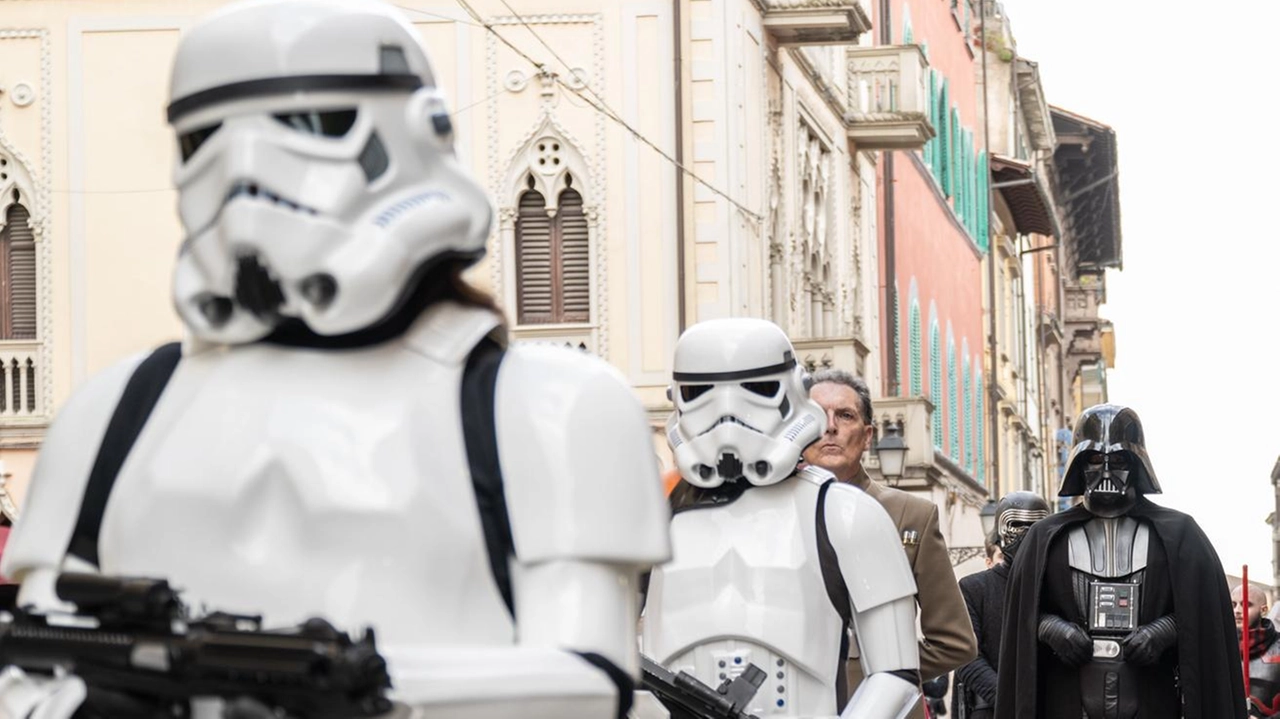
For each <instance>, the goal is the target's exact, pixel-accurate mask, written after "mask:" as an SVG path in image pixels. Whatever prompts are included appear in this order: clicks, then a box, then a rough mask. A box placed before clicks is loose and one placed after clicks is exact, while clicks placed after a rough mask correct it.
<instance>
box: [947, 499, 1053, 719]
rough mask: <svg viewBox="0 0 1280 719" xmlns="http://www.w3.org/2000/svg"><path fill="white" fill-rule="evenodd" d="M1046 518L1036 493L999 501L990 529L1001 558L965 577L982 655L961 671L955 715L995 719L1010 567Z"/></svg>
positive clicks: (964, 592) (963, 581) (1046, 508)
mask: <svg viewBox="0 0 1280 719" xmlns="http://www.w3.org/2000/svg"><path fill="white" fill-rule="evenodd" d="M1047 516H1049V503H1048V502H1046V501H1044V498H1043V497H1041V496H1040V495H1038V494H1035V493H1034V492H1011V493H1009V494H1007V495H1005V496H1004V497H1002V498H1001V499H1000V502H999V503H998V504H996V528H995V531H993V532H992V533H991V539H992V540H993V542H994V543H995V545H996V554H997V556H998V557H1000V559H998V560H997V563H996V564H995V565H994V566H992V567H991V568H990V569H988V570H987V571H985V572H978V573H977V574H970V575H969V576H967V577H965V578H964V579H961V580H960V593H961V594H962V595H964V602H965V604H966V605H967V606H968V607H969V620H970V621H971V622H973V633H974V636H976V637H977V638H978V657H977V658H976V659H974V660H973V661H971V662H969V663H968V664H966V665H964V666H962V667H960V668H959V669H957V670H956V691H955V693H954V694H953V695H952V699H951V701H952V707H953V709H954V710H955V711H954V712H953V713H954V714H955V715H956V716H961V717H964V718H965V719H991V715H992V712H993V707H995V703H996V674H997V672H998V670H999V667H1000V630H1001V624H1000V623H1001V621H1003V619H1004V608H1005V607H1004V590H1005V584H1006V583H1007V582H1008V580H1009V569H1010V567H1011V566H1012V565H1013V558H1014V556H1015V555H1016V554H1017V552H1018V545H1019V544H1021V543H1022V538H1023V537H1024V536H1026V534H1027V530H1028V529H1030V528H1031V525H1032V524H1035V523H1036V522H1038V521H1040V520H1041V519H1044V518H1045V517H1047ZM961 704H963V705H964V707H963V708H964V711H963V712H962V711H960V705H961Z"/></svg>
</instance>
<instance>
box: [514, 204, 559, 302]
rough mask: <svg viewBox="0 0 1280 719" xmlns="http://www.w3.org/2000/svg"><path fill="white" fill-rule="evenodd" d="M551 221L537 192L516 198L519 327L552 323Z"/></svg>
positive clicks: (545, 206)
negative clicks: (517, 200)
mask: <svg viewBox="0 0 1280 719" xmlns="http://www.w3.org/2000/svg"><path fill="white" fill-rule="evenodd" d="M551 260H552V247H551V218H550V217H547V204H546V200H545V199H544V198H543V197H542V194H541V193H538V192H534V191H533V190H529V191H527V192H524V193H522V194H521V195H520V207H519V212H518V214H517V216H516V287H517V289H516V297H517V299H516V302H517V307H518V309H517V313H518V315H519V322H520V324H547V323H549V322H554V321H555V307H554V304H555V302H554V296H555V295H554V288H553V285H552V279H553V278H552V264H551Z"/></svg>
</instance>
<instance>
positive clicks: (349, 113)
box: [0, 0, 670, 719]
mask: <svg viewBox="0 0 1280 719" xmlns="http://www.w3.org/2000/svg"><path fill="white" fill-rule="evenodd" d="M169 113H170V119H171V121H172V123H173V124H174V127H175V129H176V130H177V133H178V135H179V138H180V145H181V147H182V153H181V154H182V157H181V159H180V160H179V166H178V169H177V172H176V179H177V184H178V186H179V189H180V206H181V215H182V219H183V223H184V226H185V227H186V229H187V232H188V238H187V240H186V242H185V243H184V245H183V249H182V254H181V256H180V258H179V261H178V268H177V272H176V277H175V281H174V293H175V297H174V299H175V303H176V306H177V309H178V312H179V314H180V315H181V317H182V319H183V321H184V323H185V324H186V327H187V329H188V331H189V340H188V342H187V343H186V346H185V347H184V350H183V356H182V359H181V361H180V362H179V363H178V365H177V368H176V371H175V372H174V373H173V375H172V377H171V378H170V379H169V380H168V383H167V385H165V386H164V388H163V393H162V394H161V395H160V397H159V400H158V402H157V403H156V404H155V407H154V409H153V410H152V412H151V414H150V416H149V418H148V420H147V421H146V424H145V425H144V427H143V428H142V430H141V432H140V433H139V434H138V435H137V437H136V440H135V441H134V443H133V445H132V449H131V451H129V453H128V455H127V458H126V459H125V460H124V463H123V465H122V466H121V467H120V470H119V472H118V474H117V476H116V478H115V483H114V486H113V487H112V489H111V493H110V497H109V501H108V502H107V504H106V508H105V511H104V512H103V514H102V518H101V519H102V523H101V530H100V532H99V534H98V542H97V567H96V569H98V570H100V571H101V572H102V573H104V574H108V575H124V576H141V577H157V578H165V579H168V580H169V581H170V582H171V583H172V584H173V585H174V586H175V587H178V588H180V589H181V590H182V593H183V598H184V600H185V601H187V603H189V604H190V605H191V606H193V607H197V608H199V607H204V608H207V609H210V610H212V609H218V610H223V611H229V612H237V613H246V614H261V615H263V617H264V625H265V626H290V625H293V624H297V623H299V622H301V621H303V620H305V619H307V618H309V617H313V616H319V617H324V618H325V619H327V620H329V621H330V622H332V623H333V624H334V625H335V626H337V627H338V628H340V629H344V630H347V631H349V632H351V633H353V635H354V634H357V633H359V632H360V631H361V630H363V629H364V628H365V627H373V628H374V629H376V631H377V637H378V645H379V650H380V651H381V653H382V654H383V655H384V656H385V657H386V658H387V660H388V663H389V667H390V673H391V677H392V683H393V695H392V696H393V698H395V699H396V700H398V702H399V703H400V705H401V706H400V707H399V708H398V709H397V711H399V712H402V713H403V712H405V711H409V709H406V707H409V708H412V709H413V710H414V711H421V712H422V713H421V714H420V715H421V716H426V717H432V718H436V717H468V718H469V719H476V718H486V717H493V718H495V719H496V718H500V717H522V718H527V717H557V718H560V717H565V716H574V717H600V718H602V719H603V718H604V717H616V716H618V714H619V711H620V708H625V705H626V704H628V703H629V702H630V692H629V687H627V686H626V684H627V682H626V680H625V678H626V677H627V676H630V677H632V678H634V677H636V676H638V660H637V655H636V637H635V616H636V613H637V607H636V600H635V596H636V579H637V576H638V575H639V573H640V572H642V571H643V570H645V569H647V567H648V566H649V565H651V564H653V563H656V562H661V561H664V560H665V559H666V558H667V557H668V556H669V552H670V548H669V539H668V536H667V519H668V511H667V509H666V507H665V505H664V504H663V501H662V496H661V484H660V481H659V478H658V470H657V467H656V462H655V457H654V454H653V451H652V448H651V445H650V440H649V436H650V433H649V430H648V427H647V422H646V419H645V416H644V412H643V409H642V408H641V406H640V405H639V403H638V402H637V400H636V399H635V397H634V395H633V394H632V393H631V391H630V389H629V387H628V386H627V385H626V383H625V381H624V380H623V379H622V378H621V376H619V375H618V374H617V372H616V371H614V370H613V369H612V368H610V367H609V366H608V365H607V364H606V363H604V362H602V361H600V360H598V359H596V358H593V357H589V356H586V355H584V354H582V353H577V352H573V351H570V350H560V349H557V348H548V347H529V346H517V347H511V348H507V349H505V354H502V355H501V360H500V364H495V365H492V367H494V368H495V369H494V371H495V372H496V379H495V380H494V383H493V385H491V386H492V388H493V390H492V392H493V395H494V396H493V398H492V405H493V415H494V416H493V419H492V437H493V440H494V443H495V444H496V453H497V464H498V465H499V466H500V468H501V475H500V483H499V484H498V485H497V494H498V497H499V499H500V500H501V501H502V502H504V503H505V505H504V509H505V517H503V516H502V514H501V513H500V514H498V515H496V516H498V517H500V518H501V519H502V520H503V522H499V523H497V524H494V523H492V522H490V523H489V524H486V522H489V520H490V519H491V518H492V517H493V516H495V515H494V513H492V512H489V511H488V508H487V507H482V506H480V505H481V504H483V502H482V500H484V499H487V500H492V499H493V497H487V498H482V497H478V490H477V489H476V488H475V485H474V483H473V482H474V476H473V475H474V472H473V470H472V469H471V467H473V466H474V465H471V464H470V461H471V454H470V453H471V450H472V448H471V446H470V442H469V440H464V430H463V424H464V422H465V420H464V419H463V415H464V414H465V413H466V412H467V411H469V410H470V409H471V407H470V406H464V405H465V402H464V401H463V399H464V396H465V395H464V392H465V391H466V388H467V386H468V385H467V384H466V380H465V379H464V377H465V376H466V374H465V373H466V372H467V371H469V369H468V367H469V365H468V363H469V361H471V359H472V358H474V357H477V356H479V355H478V354H477V353H478V352H479V348H482V347H492V348H498V351H501V345H502V344H503V343H504V336H503V332H502V327H501V323H500V318H499V317H498V316H497V315H496V314H495V313H494V312H493V311H491V310H489V309H487V308H484V307H480V306H476V304H475V303H468V302H466V301H464V299H450V298H449V296H448V295H447V292H445V290H444V289H442V288H441V287H437V286H435V285H442V284H447V283H449V282H451V281H454V280H455V279H456V273H457V272H458V271H460V268H461V267H462V266H464V265H465V264H467V263H469V262H471V261H474V260H475V259H477V258H479V257H480V256H481V255H482V254H483V251H484V243H485V239H486V236H487V233H488V223H489V216H490V208H489V205H488V203H487V201H486V200H485V197H484V195H483V193H482V192H481V190H480V189H479V188H478V187H477V186H476V185H475V184H474V183H473V182H472V181H471V180H470V179H469V178H468V177H467V176H466V175H465V174H464V173H463V172H462V170H461V169H460V168H459V166H458V165H457V162H456V160H455V158H454V155H453V152H452V147H451V139H450V127H449V119H448V115H447V114H445V111H444V106H443V104H442V103H441V101H440V98H439V94H438V91H437V90H436V88H435V87H434V81H433V78H432V76H431V72H430V67H429V65H428V63H427V59H426V56H425V54H424V52H423V49H422V48H421V46H420V45H419V41H418V40H417V38H416V34H415V32H414V31H413V29H412V28H411V26H409V25H408V24H407V23H405V22H404V21H403V20H402V19H400V18H399V16H398V15H396V14H394V12H393V11H390V10H388V9H387V8H385V7H383V6H382V5H380V4H379V3H375V2H370V1H369V0H358V1H355V0H353V1H350V2H340V1H336V0H308V1H297V0H293V1H283V2H265V3H264V2H254V3H243V4H237V5H233V6H229V7H228V8H225V9H223V10H222V11H220V12H218V13H216V14H214V15H212V16H211V17H210V18H209V19H207V20H206V21H204V22H203V23H202V24H200V25H198V26H196V27H194V28H193V29H191V30H190V31H189V32H188V33H187V34H186V35H184V37H183V40H182V42H181V45H180V47H179V50H178V57H177V61H176V65H175V70H174V77H173V102H172V104H171V105H170V109H169ZM371 147H373V148H375V149H373V150H371V149H370V148H371ZM377 148H380V149H377ZM433 283H435V284H434V285H433ZM442 292H444V295H441V293H442ZM442 296H443V298H441V297H442ZM140 361H141V360H140V358H134V359H131V360H129V361H126V362H123V363H121V364H119V365H116V366H114V367H112V368H110V369H108V370H106V371H105V372H103V373H101V374H99V375H98V376H96V377H94V378H93V379H91V380H90V381H88V382H87V383H86V384H85V385H84V386H83V387H81V388H80V389H79V391H78V392H77V393H76V394H75V395H74V396H73V397H72V399H71V400H70V401H69V402H68V403H67V405H66V406H65V408H64V409H63V410H62V412H61V413H60V414H59V416H58V418H57V420H56V421H55V422H54V424H53V426H52V427H51V428H50V430H49V433H48V435H47V437H46V440H45V446H44V448H43V451H42V453H41V455H40V459H39V462H38V465H37V468H36V473H35V477H34V478H33V481H32V484H31V488H30V491H29V493H28V497H27V500H26V504H25V506H24V509H23V516H22V520H21V521H20V522H19V524H18V527H17V528H16V530H15V532H14V535H13V537H12V538H11V539H10V541H9V544H8V546H7V548H6V552H5V556H4V564H3V568H2V570H3V572H4V573H5V574H7V575H8V576H10V577H14V578H17V579H20V580H21V581H22V583H23V585H22V590H21V596H20V601H21V603H23V604H26V605H31V606H35V607H37V608H39V609H43V610H50V611H52V610H57V609H66V608H67V607H66V606H65V605H63V604H62V603H60V602H59V601H58V600H57V599H56V597H54V596H53V591H52V587H53V579H54V577H55V576H56V575H57V573H58V572H60V571H64V570H68V569H77V570H82V569H84V568H86V567H87V566H88V565H87V564H86V563H85V562H84V561H83V560H82V559H81V558H79V557H77V556H74V555H73V554H68V546H69V542H70V541H71V538H72V536H73V530H74V531H78V529H77V510H78V508H79V505H80V500H79V498H81V497H83V496H84V495H85V491H86V486H87V483H88V479H87V478H88V477H89V475H90V471H91V468H92V467H93V466H94V464H95V459H96V457H97V456H98V455H97V452H98V449H99V444H100V442H101V439H100V438H102V437H103V436H104V433H106V432H107V431H108V423H109V422H110V421H111V419H112V416H113V412H114V411H115V410H116V406H117V404H118V403H119V402H120V401H121V397H122V394H124V393H125V388H126V384H127V383H128V382H129V381H130V378H131V376H133V373H134V370H135V368H136V367H138V365H139V362H140ZM499 525H501V526H499ZM492 527H498V528H499V530H506V529H507V528H509V534H510V540H509V541H510V551H511V555H510V557H499V558H497V559H495V558H494V557H493V556H491V555H490V552H491V550H492V547H491V546H490V545H489V543H488V542H487V538H488V537H487V533H488V531H489V530H490V529H491V528H492ZM504 568H505V569H506V570H507V571H508V572H509V589H510V592H509V594H507V595H504V592H503V591H502V586H501V585H502V584H503V582H501V581H500V580H499V579H498V573H499V570H501V569H504ZM82 696H83V685H82V684H79V683H78V680H77V679H75V678H74V677H68V678H65V679H62V680H55V681H54V682H52V683H43V684H42V683H41V682H40V681H39V680H35V679H23V678H22V677H15V676H14V674H13V671H12V670H10V671H9V672H7V673H6V674H4V675H3V676H0V716H7V715H22V716H25V715H26V713H27V711H29V710H30V709H31V708H32V707H33V706H34V707H36V711H38V712H43V714H39V715H41V716H50V717H57V716H68V715H69V711H70V710H73V709H74V705H75V704H78V703H79V697H82ZM68 705H70V710H69V709H67V708H66V707H67V706H68ZM6 712H8V714H6ZM219 713H220V709H219V708H218V706H217V705H216V703H211V702H197V705H196V706H195V715H196V716H201V717H216V716H219ZM418 715H419V714H416V713H415V714H414V716H418Z"/></svg>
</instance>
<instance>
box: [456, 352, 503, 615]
mask: <svg viewBox="0 0 1280 719" xmlns="http://www.w3.org/2000/svg"><path fill="white" fill-rule="evenodd" d="M504 355H505V350H504V349H503V348H502V346H501V345H499V344H498V343H497V342H495V341H493V340H492V339H489V338H485V339H484V340H481V342H480V344H478V345H476V347H475V349H473V350H471V354H470V356H468V357H467V365H466V368H465V369H463V371H462V438H463V441H464V442H465V443H466V446H467V465H468V467H469V468H470V470H471V484H472V487H473V488H474V489H475V494H476V504H477V505H478V506H479V509H480V525H481V528H482V529H483V530H484V543H485V548H486V549H487V550H488V554H489V569H490V570H491V571H492V572H493V580H494V582H495V583H496V584H497V585H498V592H499V593H501V594H502V601H503V602H505V603H506V605H507V610H508V611H510V612H511V613H512V615H513V616H514V615H515V603H514V601H513V598H512V593H511V567H510V565H509V562H510V560H511V557H512V556H513V555H514V554H515V542H514V540H512V538H511V520H510V518H509V517H508V516H507V498H506V494H505V493H504V492H503V489H502V468H501V467H500V466H499V463H498V426H497V420H496V417H495V405H494V402H495V400H496V399H497V386H498V366H499V365H500V364H501V363H502V358H503V356H504Z"/></svg>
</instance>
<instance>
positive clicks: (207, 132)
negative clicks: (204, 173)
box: [178, 122, 222, 162]
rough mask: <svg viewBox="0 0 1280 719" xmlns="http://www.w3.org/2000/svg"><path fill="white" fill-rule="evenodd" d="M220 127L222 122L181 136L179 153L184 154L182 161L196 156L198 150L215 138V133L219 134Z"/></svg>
mask: <svg viewBox="0 0 1280 719" xmlns="http://www.w3.org/2000/svg"><path fill="white" fill-rule="evenodd" d="M220 127H222V123H221V122H219V123H217V124H214V125H209V126H207V127H201V128H199V129H196V130H192V131H191V132H184V133H182V134H181V135H179V136H178V151H179V152H181V153H182V161H183V162H186V161H187V160H190V159H191V156H192V155H194V154H196V150H199V149H200V146H201V145H203V144H204V143H205V141H206V140H208V139H209V138H210V137H213V133H215V132H217V131H218V128H220Z"/></svg>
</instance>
